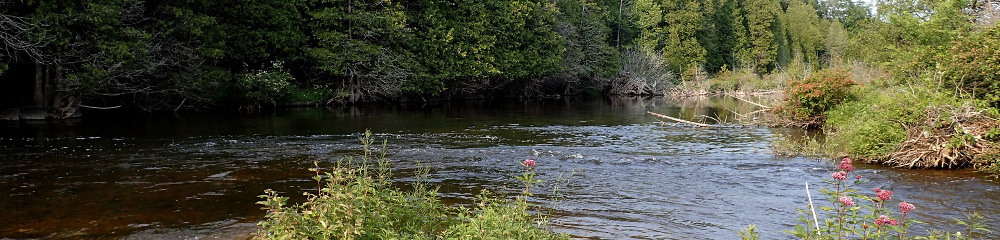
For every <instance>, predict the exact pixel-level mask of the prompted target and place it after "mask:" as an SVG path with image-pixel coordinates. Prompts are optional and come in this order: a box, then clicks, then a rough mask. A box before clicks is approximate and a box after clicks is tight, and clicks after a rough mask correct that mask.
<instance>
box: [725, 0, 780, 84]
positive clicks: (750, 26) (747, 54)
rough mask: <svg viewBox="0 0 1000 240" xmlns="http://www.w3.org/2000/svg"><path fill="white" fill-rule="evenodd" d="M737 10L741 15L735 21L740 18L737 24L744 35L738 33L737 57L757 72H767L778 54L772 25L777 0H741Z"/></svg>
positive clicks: (741, 63)
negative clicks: (739, 10)
mask: <svg viewBox="0 0 1000 240" xmlns="http://www.w3.org/2000/svg"><path fill="white" fill-rule="evenodd" d="M740 9H741V10H742V11H741V12H740V15H741V16H742V18H737V19H736V21H743V22H742V23H740V24H741V26H742V27H743V28H744V29H745V33H746V35H739V37H740V38H739V41H740V43H739V45H740V48H738V49H739V50H737V53H736V55H737V59H739V61H740V65H742V66H746V67H750V68H753V69H754V71H756V72H757V73H764V72H768V71H770V69H771V67H774V66H775V63H776V60H777V59H776V58H777V55H778V46H777V42H776V36H775V28H776V27H777V25H776V23H779V22H778V21H777V18H778V14H779V13H780V11H781V5H780V4H779V3H778V1H776V0H744V1H743V2H742V5H741V6H740ZM738 32H743V29H740V31H738Z"/></svg>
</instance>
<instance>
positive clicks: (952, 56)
mask: <svg viewBox="0 0 1000 240" xmlns="http://www.w3.org/2000/svg"><path fill="white" fill-rule="evenodd" d="M998 53H1000V26H994V27H992V28H990V29H986V30H983V31H977V32H975V33H973V34H972V35H971V36H969V37H964V38H960V39H958V40H956V41H955V42H953V43H952V44H951V47H950V49H948V51H947V54H946V55H944V56H943V57H942V59H941V61H940V62H942V63H943V66H942V70H943V71H942V73H943V77H944V80H945V83H947V84H946V86H949V87H952V88H955V89H957V90H961V93H962V94H966V95H968V96H973V97H976V98H979V99H981V100H986V101H987V102H989V103H990V106H991V107H994V108H1000V54H998Z"/></svg>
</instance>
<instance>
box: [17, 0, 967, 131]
mask: <svg viewBox="0 0 1000 240" xmlns="http://www.w3.org/2000/svg"><path fill="white" fill-rule="evenodd" d="M883 4H888V5H891V6H895V5H899V4H904V3H896V2H892V3H889V2H887V3H883ZM929 4H930V3H927V4H924V5H921V6H926V5H929ZM868 7H869V6H867V5H865V4H863V3H855V2H852V1H840V0H823V1H807V0H712V1H691V0H618V1H613V0H597V1H593V0H592V1H587V0H556V1H542V0H507V1H487V0H462V1H431V0H420V1H394V0H361V1H344V0H296V1H274V0H252V1H205V0H188V1H168V2H162V1H148V0H121V1H108V0H86V1H73V2H65V1H51V0H38V1H3V4H2V5H0V27H2V28H3V29H2V30H3V32H4V34H2V35H0V40H3V41H0V43H2V47H3V48H4V50H5V51H3V54H2V55H0V70H3V71H0V74H2V77H3V79H4V81H5V82H7V83H9V84H11V85H12V86H13V87H12V88H9V89H8V90H4V93H6V94H5V97H4V98H3V102H0V103H2V104H3V105H4V106H5V107H26V106H30V107H37V108H46V109H49V110H50V112H54V113H59V114H67V112H68V111H73V110H74V109H75V108H76V107H80V106H83V107H97V108H100V107H117V106H126V107H138V108H142V109H146V110H159V109H168V110H178V109H182V108H200V107H205V106H210V105H213V104H224V105H241V106H261V105H268V104H278V103H282V102H287V101H293V100H294V101H299V102H323V103H329V102H358V101H373V100H388V99H396V98H409V99H414V98H412V97H416V99H425V100H426V99H429V98H430V99H442V98H456V97H464V96H472V95H486V96H494V97H535V96H541V95H550V94H562V95H565V94H576V93H579V92H581V91H603V92H605V93H614V94H662V90H663V87H664V86H672V85H676V84H677V83H679V81H693V80H699V79H703V77H702V76H703V75H704V74H714V73H716V72H717V71H720V70H722V69H728V70H731V71H736V70H737V69H741V70H739V71H740V72H752V73H754V74H757V75H761V74H767V73H771V72H776V71H785V70H796V71H799V72H803V71H809V70H810V69H819V68H821V67H823V66H825V64H826V63H827V62H828V59H831V58H832V57H854V58H864V56H852V54H851V52H852V51H850V50H848V46H850V45H851V44H850V43H853V42H854V41H852V40H854V39H851V36H852V35H853V36H867V35H864V34H865V33H867V32H865V31H866V30H870V29H879V27H883V26H882V25H884V24H888V23H886V22H885V21H884V20H892V19H895V18H884V17H881V16H880V17H875V16H872V14H871V12H869V11H866V10H867V9H869V8H868ZM879 9H902V10H899V12H904V10H905V9H909V8H904V7H896V8H892V7H883V8H879ZM914 11H915V10H914ZM920 13H926V11H925V12H918V13H917V14H918V15H916V16H920V15H919V14H920ZM894 14H896V15H900V16H904V14H902V13H899V14H897V13H894ZM894 16H895V15H894ZM952 23H953V22H948V21H937V22H935V23H934V24H938V25H949V24H952ZM896 29H898V30H899V31H905V30H906V29H908V28H906V27H905V26H903V27H899V28H896ZM870 31H874V30H870ZM868 34H873V33H868ZM930 34H931V33H927V35H930ZM880 36H881V35H880ZM949 36H950V35H947V34H945V35H942V36H941V37H940V38H937V39H939V41H948V40H949V39H950V37H949ZM872 38H875V37H872ZM888 38H889V37H882V38H881V39H883V40H885V41H891V39H888ZM936 41H938V40H936ZM869 52H870V51H864V52H861V53H869ZM636 54H641V55H645V56H639V55H636ZM856 55H861V54H856ZM882 55H888V54H882ZM870 58H872V59H875V58H878V57H870ZM638 60H641V61H638ZM648 60H654V61H656V62H649V61H648ZM275 63H278V64H280V65H281V66H275V65H274V64H275ZM629 64H641V65H639V66H627V65H629ZM650 66H654V67H650ZM279 69H280V73H282V74H283V73H287V75H282V80H283V81H284V82H286V83H287V85H286V86H284V87H282V88H280V89H275V88H274V87H275V86H274V85H269V86H260V87H258V86H252V87H251V86H246V84H247V83H250V82H251V81H250V80H252V79H250V78H248V76H254V75H259V74H261V73H264V72H272V73H274V71H275V70H279ZM639 69H642V71H644V73H641V74H640V73H637V71H636V70H639ZM742 69H747V70H742ZM650 71H653V72H650ZM275 76H277V75H275ZM287 76H290V77H287ZM648 76H656V77H655V78H654V79H648V78H644V77H648ZM662 80H668V81H666V82H663V81H662ZM261 83H265V82H261ZM651 83H655V84H651ZM650 85H656V86H655V87H648V86H650ZM771 86H774V85H773V84H772V85H771ZM262 90H268V92H267V93H266V94H264V93H265V92H262ZM270 90H279V91H270Z"/></svg>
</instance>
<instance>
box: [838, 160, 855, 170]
mask: <svg viewBox="0 0 1000 240" xmlns="http://www.w3.org/2000/svg"><path fill="white" fill-rule="evenodd" d="M837 168H839V169H843V170H844V171H847V172H852V171H854V165H852V164H851V159H850V158H846V157H845V158H844V160H840V165H837Z"/></svg>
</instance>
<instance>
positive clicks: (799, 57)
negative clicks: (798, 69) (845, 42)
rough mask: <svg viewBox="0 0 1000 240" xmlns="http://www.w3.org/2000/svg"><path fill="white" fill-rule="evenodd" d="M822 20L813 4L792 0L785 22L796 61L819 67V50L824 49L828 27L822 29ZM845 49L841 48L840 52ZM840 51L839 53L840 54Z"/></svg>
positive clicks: (815, 67)
mask: <svg viewBox="0 0 1000 240" xmlns="http://www.w3.org/2000/svg"><path fill="white" fill-rule="evenodd" d="M820 21H821V20H820V19H819V16H818V15H817V14H816V9H815V8H813V6H811V5H809V4H807V3H805V2H802V1H798V0H793V1H790V2H789V4H788V9H787V10H786V20H785V24H786V26H788V27H787V30H788V38H789V45H790V48H791V51H792V55H793V56H794V57H795V59H796V61H801V62H803V63H805V64H807V65H808V66H810V67H812V68H814V69H818V68H819V52H820V50H821V49H823V46H824V44H825V41H824V39H823V37H824V35H826V30H827V29H821V22H820ZM842 51H843V50H842V49H841V50H840V52H842ZM840 52H838V54H840Z"/></svg>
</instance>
